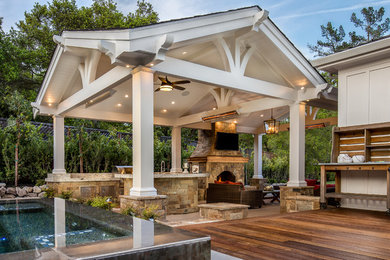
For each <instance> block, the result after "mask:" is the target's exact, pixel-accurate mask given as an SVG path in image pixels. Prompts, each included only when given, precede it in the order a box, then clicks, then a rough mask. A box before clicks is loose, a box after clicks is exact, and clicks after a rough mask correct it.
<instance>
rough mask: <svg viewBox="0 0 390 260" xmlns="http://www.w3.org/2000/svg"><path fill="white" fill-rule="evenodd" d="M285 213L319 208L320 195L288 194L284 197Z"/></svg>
mask: <svg viewBox="0 0 390 260" xmlns="http://www.w3.org/2000/svg"><path fill="white" fill-rule="evenodd" d="M286 208H287V213H291V212H300V211H307V210H319V209H320V197H314V196H303V195H298V196H289V197H287V198H286Z"/></svg>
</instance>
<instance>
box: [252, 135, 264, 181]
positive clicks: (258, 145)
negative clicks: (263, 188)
mask: <svg viewBox="0 0 390 260" xmlns="http://www.w3.org/2000/svg"><path fill="white" fill-rule="evenodd" d="M263 135H264V134H257V135H255V136H254V138H255V139H254V147H253V151H254V156H253V157H254V158H253V160H254V167H253V170H254V174H253V178H255V179H263V178H264V177H263Z"/></svg>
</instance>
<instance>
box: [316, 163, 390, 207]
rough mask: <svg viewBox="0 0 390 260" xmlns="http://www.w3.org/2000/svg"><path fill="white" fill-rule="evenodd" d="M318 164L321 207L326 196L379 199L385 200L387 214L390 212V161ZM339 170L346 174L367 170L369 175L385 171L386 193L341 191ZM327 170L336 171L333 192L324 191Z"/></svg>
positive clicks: (324, 202) (324, 205)
mask: <svg viewBox="0 0 390 260" xmlns="http://www.w3.org/2000/svg"><path fill="white" fill-rule="evenodd" d="M319 165H320V166H321V192H320V194H321V195H320V197H321V198H320V203H321V208H326V206H327V199H328V198H335V199H359V200H364V199H367V200H379V201H385V202H386V207H387V214H390V162H362V163H320V164H319ZM341 171H346V172H347V173H348V175H352V174H356V173H357V174H359V172H361V171H368V172H370V173H369V175H375V174H377V173H378V172H380V171H384V172H386V181H387V189H386V195H379V194H362V193H343V192H341ZM327 172H335V173H336V175H335V186H336V187H335V192H334V193H326V181H327V176H326V175H327Z"/></svg>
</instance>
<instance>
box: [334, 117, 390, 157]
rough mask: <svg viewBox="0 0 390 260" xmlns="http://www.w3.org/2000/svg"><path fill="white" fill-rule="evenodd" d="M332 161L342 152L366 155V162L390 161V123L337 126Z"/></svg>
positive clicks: (351, 154)
mask: <svg viewBox="0 0 390 260" xmlns="http://www.w3.org/2000/svg"><path fill="white" fill-rule="evenodd" d="M332 141H333V146H332V160H331V161H332V162H333V163H335V162H337V157H338V156H339V155H340V154H348V155H349V156H350V157H352V156H354V155H364V157H365V161H366V162H390V123H383V124H371V125H361V126H353V127H335V128H334V129H333V140H332Z"/></svg>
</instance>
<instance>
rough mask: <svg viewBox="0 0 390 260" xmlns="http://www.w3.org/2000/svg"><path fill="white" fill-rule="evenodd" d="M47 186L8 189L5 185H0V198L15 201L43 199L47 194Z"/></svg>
mask: <svg viewBox="0 0 390 260" xmlns="http://www.w3.org/2000/svg"><path fill="white" fill-rule="evenodd" d="M46 188H47V186H46V185H42V186H33V187H31V186H24V187H6V185H5V184H3V183H2V184H1V185H0V198H2V199H14V198H24V197H28V198H43V197H44V196H45V194H46V192H44V189H46Z"/></svg>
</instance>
